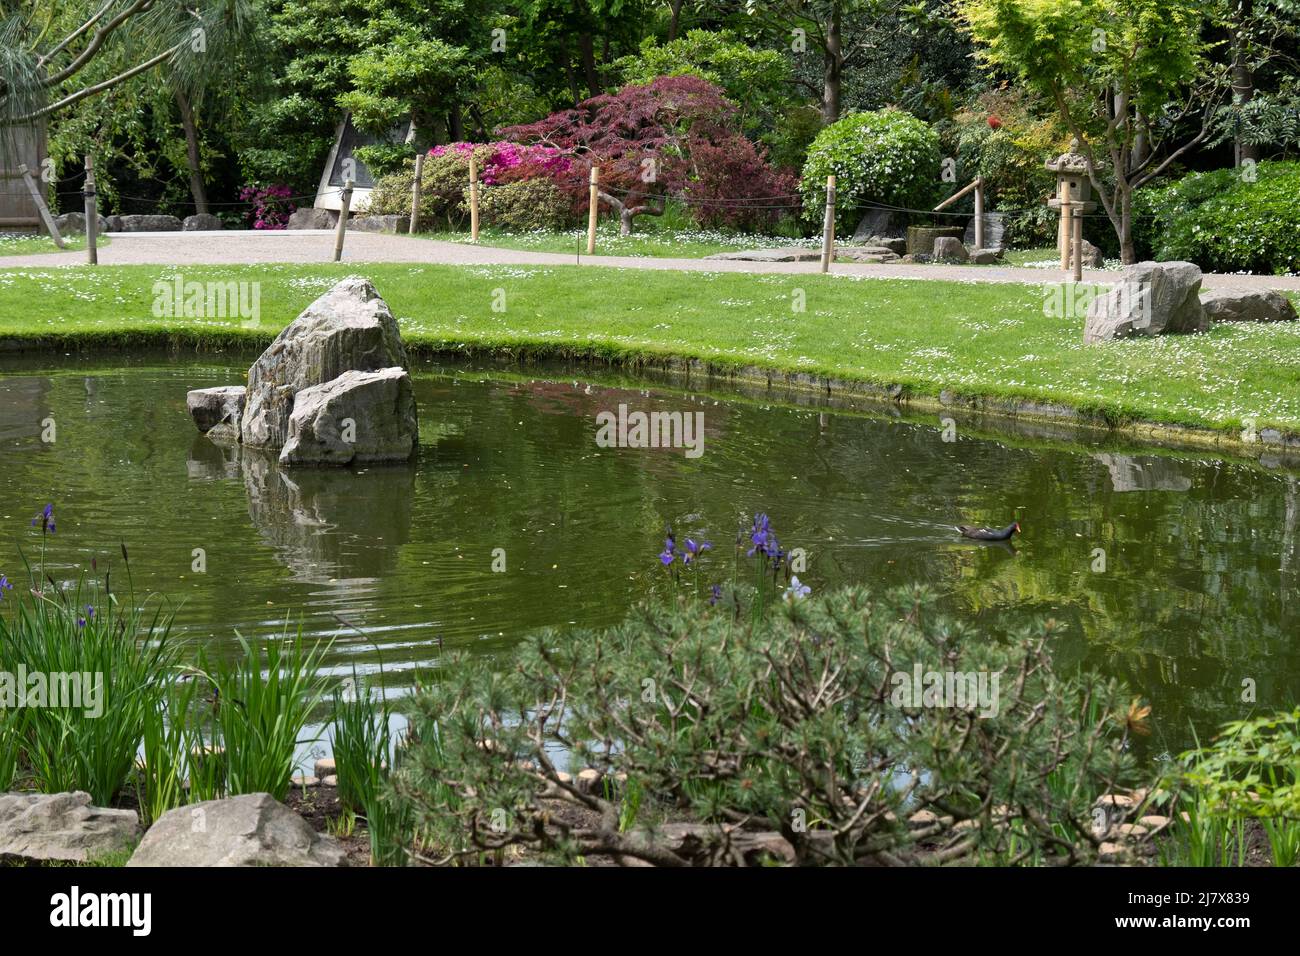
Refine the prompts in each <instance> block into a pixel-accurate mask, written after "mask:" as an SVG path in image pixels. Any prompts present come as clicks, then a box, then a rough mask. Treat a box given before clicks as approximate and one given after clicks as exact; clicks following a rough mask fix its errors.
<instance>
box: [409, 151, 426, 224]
mask: <svg viewBox="0 0 1300 956" xmlns="http://www.w3.org/2000/svg"><path fill="white" fill-rule="evenodd" d="M423 176H424V153H423V152H419V153H416V154H415V181H414V182H413V183H411V223H410V226H409V227H408V228H407V230H406V231H407V232H408V233H409V234H410V235H412V236H413V235H415V232H416V229H417V227H418V224H419V222H420V179H421V178H422V177H423Z"/></svg>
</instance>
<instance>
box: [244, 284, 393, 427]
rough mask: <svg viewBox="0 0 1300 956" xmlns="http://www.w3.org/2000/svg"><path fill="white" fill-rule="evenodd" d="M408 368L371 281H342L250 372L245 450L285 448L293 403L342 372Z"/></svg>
mask: <svg viewBox="0 0 1300 956" xmlns="http://www.w3.org/2000/svg"><path fill="white" fill-rule="evenodd" d="M405 365H406V349H405V348H404V347H403V345H402V337H401V334H400V333H399V332H398V330H397V320H396V319H394V318H393V313H392V312H390V311H389V310H388V305H387V303H385V302H384V300H383V299H382V298H380V296H379V293H378V292H376V291H375V287H374V286H373V285H371V284H370V282H369V280H367V279H362V278H355V277H354V278H348V279H344V280H343V281H342V282H340V283H339V284H338V285H336V286H335V287H334V288H332V289H330V290H329V291H328V292H326V293H325V294H324V295H322V296H321V297H320V298H319V299H317V300H316V301H315V302H313V303H312V304H311V305H309V306H307V308H306V309H305V310H303V313H302V314H301V315H300V316H298V318H296V319H294V320H293V322H291V323H290V324H289V325H288V327H286V328H285V329H284V331H282V332H281V333H280V334H279V335H278V336H276V338H275V341H274V342H272V343H271V345H270V347H268V348H267V350H266V351H265V352H263V353H262V356H261V357H260V358H259V359H258V360H257V361H256V362H255V363H254V364H253V367H252V368H250V369H249V370H248V397H247V400H246V402H245V405H244V417H243V420H242V422H241V425H240V433H241V436H242V438H243V441H244V444H246V445H251V446H253V447H258V448H282V447H283V446H284V443H285V442H286V441H288V438H289V417H290V415H292V414H293V409H294V400H295V397H296V396H297V394H298V393H299V392H300V391H302V390H303V389H304V388H311V387H312V386H313V385H323V384H325V383H326V382H329V381H331V380H333V379H335V378H338V377H339V376H340V375H342V374H343V373H344V372H375V371H378V370H379V369H384V368H392V367H394V366H402V367H405Z"/></svg>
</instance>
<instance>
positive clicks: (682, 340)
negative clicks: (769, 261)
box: [0, 264, 1300, 432]
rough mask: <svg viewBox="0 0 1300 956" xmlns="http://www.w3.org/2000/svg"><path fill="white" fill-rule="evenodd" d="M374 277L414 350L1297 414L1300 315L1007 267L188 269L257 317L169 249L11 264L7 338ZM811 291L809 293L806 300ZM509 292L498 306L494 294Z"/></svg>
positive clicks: (229, 322) (134, 326)
mask: <svg viewBox="0 0 1300 956" xmlns="http://www.w3.org/2000/svg"><path fill="white" fill-rule="evenodd" d="M358 272H360V273H361V274H364V275H366V276H368V277H369V278H370V279H371V280H373V281H374V283H375V285H376V287H377V288H378V289H379V291H380V293H381V294H382V295H383V296H384V297H385V298H386V299H387V300H388V302H389V304H390V306H391V307H392V309H393V312H394V313H395V314H396V315H397V316H398V318H399V319H400V321H401V324H402V330H403V335H404V336H405V337H406V339H407V341H408V343H409V344H410V345H411V346H412V347H414V348H415V349H417V350H418V349H426V350H432V349H445V348H452V349H454V348H480V349H488V348H499V349H508V350H512V351H515V352H518V353H530V354H537V355H540V354H554V355H584V356H595V357H609V358H627V357H651V358H653V357H659V356H677V357H692V358H699V359H705V360H708V361H710V362H713V363H717V364H719V365H724V366H725V365H732V366H764V367H767V368H771V369H775V370H780V371H793V372H806V373H814V374H818V373H820V374H826V375H831V376H835V377H839V378H844V379H858V380H864V381H870V382H874V383H878V384H889V383H899V384H902V385H904V386H905V387H908V388H910V389H911V390H913V391H914V392H917V393H921V394H928V395H935V394H938V392H939V391H940V390H941V389H945V388H948V389H954V390H956V391H958V392H961V393H964V394H972V395H973V394H978V395H988V396H998V397H1019V398H1032V399H1037V400H1042V401H1051V402H1061V403H1065V404H1068V405H1071V406H1073V407H1076V408H1080V409H1084V410H1086V411H1090V412H1094V413H1099V414H1103V415H1105V416H1107V417H1109V418H1111V419H1114V420H1124V419H1142V420H1152V421H1162V422H1169V423H1176V424H1187V425H1200V426H1211V427H1217V428H1224V429H1233V430H1236V429H1239V428H1241V427H1242V425H1243V423H1245V422H1247V421H1252V420H1253V421H1254V422H1255V423H1256V424H1257V425H1258V427H1260V428H1263V427H1266V426H1277V427H1280V428H1283V429H1284V430H1287V431H1293V432H1297V431H1300V323H1289V324H1285V325H1252V324H1227V325H1219V326H1217V327H1215V328H1214V329H1213V330H1212V331H1210V332H1209V333H1206V334H1204V335H1196V336H1169V337H1163V338H1157V339H1149V340H1134V341H1127V342H1116V343H1111V344H1107V345H1103V346H1084V345H1083V342H1082V334H1081V333H1082V327H1083V320H1082V319H1081V318H1070V319H1060V318H1052V317H1048V316H1045V315H1044V309H1043V303H1044V292H1043V289H1041V288H1039V287H1037V286H1029V285H1024V286H1022V285H1014V284H1003V283H976V282H970V283H966V282H939V281H925V280H901V279H872V278H867V277H859V276H855V277H848V276H822V275H797V276H794V275H746V274H734V273H676V272H654V271H644V270H608V269H584V268H576V267H572V266H558V267H532V266H530V267H524V266H481V267H456V266H412V265H367V266H365V267H364V268H362V269H358V267H357V266H356V265H355V264H352V265H339V266H332V265H284V266H239V267H203V268H198V267H196V268H186V269H185V270H184V271H183V273H181V274H182V275H183V278H184V279H185V280H186V281H196V280H197V281H199V282H208V281H212V282H222V283H228V282H250V283H257V284H258V285H257V286H256V288H257V289H258V291H259V295H260V314H261V319H260V325H259V326H258V327H257V328H254V329H243V328H241V327H240V325H241V323H240V319H239V318H238V317H231V318H217V317H203V318H156V317H155V316H154V315H153V304H154V294H153V291H152V286H153V283H154V282H155V281H157V280H159V279H160V278H162V279H165V280H167V281H168V282H170V280H171V279H172V277H174V276H175V275H177V271H176V270H174V269H170V268H159V267H157V266H118V267H100V268H97V269H92V268H89V267H74V268H61V269H54V268H49V269H28V270H20V269H12V270H3V269H0V347H3V346H4V344H5V340H13V339H39V340H42V341H43V342H44V344H46V345H47V346H50V347H59V348H71V347H76V346H78V345H83V344H84V345H95V344H98V345H110V344H112V345H119V346H131V345H135V344H138V345H146V344H160V343H165V342H167V341H169V340H172V341H176V340H179V341H184V342H206V343H209V344H213V345H215V344H222V343H233V342H236V341H239V340H245V341H247V342H248V344H250V345H252V344H260V343H265V342H266V341H268V340H269V339H270V338H271V336H273V335H274V334H275V333H276V332H277V331H278V330H279V329H280V328H281V327H283V326H284V325H285V324H286V323H287V322H289V321H290V320H291V319H292V318H293V317H294V316H295V315H296V314H297V313H298V312H299V311H300V310H301V309H302V308H303V307H304V306H305V305H307V303H309V302H310V301H311V300H312V299H313V298H315V297H316V296H317V295H319V294H320V293H321V292H323V291H324V290H325V289H327V288H329V287H330V285H332V284H333V283H334V282H335V281H336V280H338V279H339V278H342V277H343V276H346V275H352V274H357V273H358ZM800 296H802V297H803V298H804V299H805V300H806V307H805V310H804V311H802V312H796V311H794V310H793V309H792V302H794V301H796V300H797V299H798V298H799V297H800ZM502 302H504V311H495V310H494V305H497V306H500V304H501V303H502Z"/></svg>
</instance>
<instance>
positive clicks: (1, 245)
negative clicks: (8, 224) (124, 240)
mask: <svg viewBox="0 0 1300 956" xmlns="http://www.w3.org/2000/svg"><path fill="white" fill-rule="evenodd" d="M63 244H64V246H65V248H63V249H58V248H56V247H55V245H54V240H53V239H51V238H50V237H49V236H47V235H44V234H42V235H39V236H31V235H27V236H22V235H16V234H14V233H3V234H0V257H3V256H34V255H39V254H40V253H42V252H74V251H76V250H78V249H85V248H86V237H85V236H83V235H76V236H64V237H63ZM96 245H98V246H106V245H108V240H107V239H106V238H105V237H103V236H100V237H99V242H97V243H96Z"/></svg>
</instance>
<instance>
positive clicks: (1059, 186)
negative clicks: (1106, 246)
mask: <svg viewBox="0 0 1300 956" xmlns="http://www.w3.org/2000/svg"><path fill="white" fill-rule="evenodd" d="M1044 165H1045V166H1046V167H1047V168H1048V169H1049V170H1051V171H1052V172H1054V173H1056V196H1055V197H1054V198H1052V199H1049V200H1048V202H1047V205H1048V206H1050V207H1051V208H1052V209H1059V210H1060V211H1061V225H1060V228H1059V229H1058V230H1057V248H1058V249H1059V250H1060V252H1061V268H1062V269H1069V268H1070V262H1071V260H1073V261H1074V266H1075V269H1074V271H1075V277H1076V278H1079V277H1080V273H1081V270H1082V267H1083V216H1084V214H1085V213H1089V212H1092V211H1093V210H1094V209H1096V208H1097V204H1096V203H1095V202H1093V201H1092V180H1091V179H1090V178H1089V176H1088V158H1087V157H1086V156H1084V155H1082V154H1081V153H1080V152H1079V141H1078V140H1077V139H1072V140H1070V149H1069V151H1068V152H1065V153H1062V154H1061V155H1060V156H1058V157H1057V158H1056V159H1055V160H1051V159H1049V160H1048V161H1047V162H1046V163H1045V164H1044Z"/></svg>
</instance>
